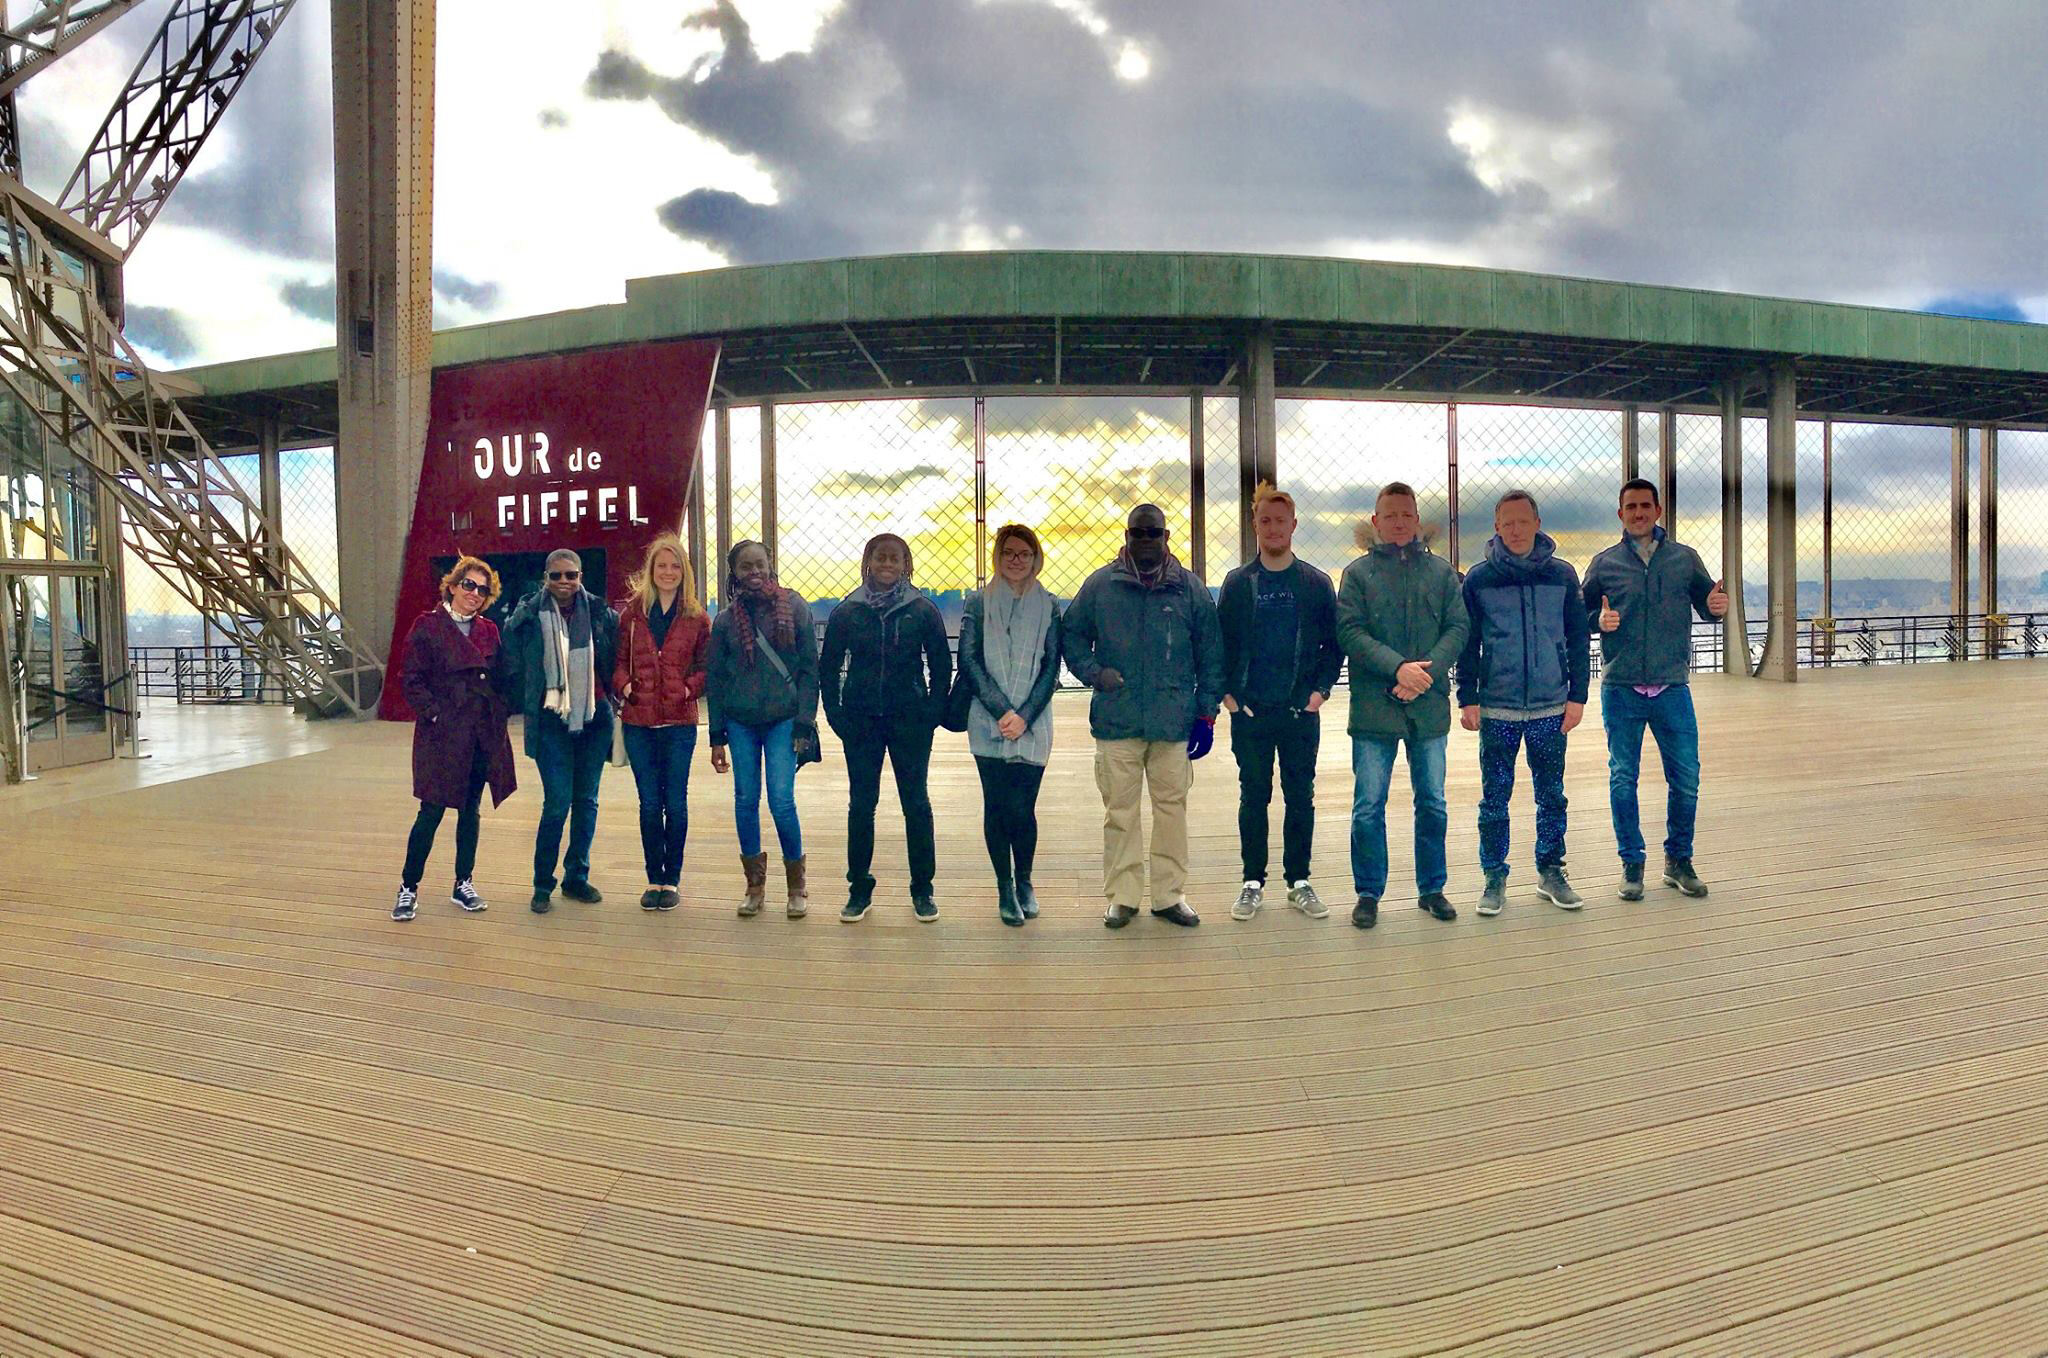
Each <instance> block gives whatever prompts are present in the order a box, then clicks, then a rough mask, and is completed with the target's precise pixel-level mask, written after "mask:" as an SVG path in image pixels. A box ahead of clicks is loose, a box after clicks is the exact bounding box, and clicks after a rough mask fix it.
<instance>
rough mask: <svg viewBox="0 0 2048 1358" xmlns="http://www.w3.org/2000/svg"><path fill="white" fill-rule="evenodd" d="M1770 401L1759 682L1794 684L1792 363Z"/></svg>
mask: <svg viewBox="0 0 2048 1358" xmlns="http://www.w3.org/2000/svg"><path fill="white" fill-rule="evenodd" d="M1769 400H1770V405H1769V416H1770V418H1769V421H1768V431H1769V444H1768V447H1769V462H1768V467H1769V471H1768V472H1767V480H1768V483H1769V487H1770V509H1769V516H1770V517H1769V536H1768V538H1767V539H1766V541H1767V546H1766V547H1765V553H1766V560H1767V562H1768V568H1769V589H1770V597H1769V601H1768V602H1767V603H1766V604H1765V606H1764V615H1765V617H1766V618H1767V619H1768V624H1769V626H1768V630H1767V631H1766V633H1765V635H1764V657H1763V662H1762V663H1761V664H1760V665H1758V667H1757V677H1758V678H1762V679H1777V680H1781V681H1783V682H1785V683H1788V684H1789V683H1791V682H1793V681H1794V680H1796V679H1798V678H1799V540H1798V536H1797V534H1798V531H1799V493H1798V462H1797V460H1796V457H1795V453H1796V449H1797V445H1798V438H1799V377H1798V373H1797V372H1796V370H1795V369H1794V368H1793V365H1792V363H1791V361H1790V360H1789V359H1788V360H1785V361H1783V362H1779V363H1774V364H1772V365H1771V370H1770V388H1769Z"/></svg>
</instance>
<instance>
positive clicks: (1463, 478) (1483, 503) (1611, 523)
mask: <svg viewBox="0 0 2048 1358" xmlns="http://www.w3.org/2000/svg"><path fill="white" fill-rule="evenodd" d="M1621 421H1622V412H1620V411H1618V410H1585V409H1576V408H1558V407H1545V406H1510V405H1461V406H1459V407H1458V537H1459V547H1458V563H1459V565H1461V566H1463V567H1464V568H1465V569H1467V570H1469V569H1471V568H1472V567H1473V566H1475V565H1477V564H1478V563H1479V562H1481V561H1483V560H1485V559H1486V549H1487V544H1488V542H1489V541H1491V539H1492V537H1493V510H1494V505H1495V502H1496V501H1498V500H1499V499H1500V497H1501V496H1502V495H1504V494H1506V493H1507V492H1508V491H1510V490H1526V491H1528V492H1529V493H1530V494H1531V495H1533V496H1535V497H1536V504H1537V508H1538V514H1539V517H1540V518H1541V519H1542V521H1543V531H1544V532H1546V533H1548V534H1549V535H1550V536H1551V538H1552V539H1554V540H1555V541H1556V543H1557V553H1558V555H1559V556H1561V557H1563V558H1564V559H1565V560H1567V561H1569V562H1571V563H1572V564H1573V566H1575V567H1577V568H1579V569H1581V570H1583V569H1584V568H1585V565H1586V563H1587V562H1588V561H1590V560H1592V559H1593V554H1594V553H1595V552H1598V551H1599V550H1600V549H1601V548H1603V547H1605V546H1607V545H1608V543H1609V541H1610V540H1611V539H1612V538H1613V536H1614V534H1613V533H1611V532H1610V531H1609V530H1610V529H1612V528H1615V527H1617V525H1616V522H1615V519H1614V514H1613V511H1612V504H1613V501H1614V497H1615V488H1616V487H1617V486H1619V485H1620V484H1621Z"/></svg>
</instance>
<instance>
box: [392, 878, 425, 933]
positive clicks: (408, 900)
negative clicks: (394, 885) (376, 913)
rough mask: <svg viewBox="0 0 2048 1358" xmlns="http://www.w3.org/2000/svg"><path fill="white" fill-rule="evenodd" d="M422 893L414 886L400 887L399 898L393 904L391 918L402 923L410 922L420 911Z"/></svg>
mask: <svg viewBox="0 0 2048 1358" xmlns="http://www.w3.org/2000/svg"><path fill="white" fill-rule="evenodd" d="M419 900H420V893H419V892H418V891H417V890H415V889H414V888H412V887H409V886H401V887H400V888H398V899H397V901H395V902H394V903H393V904H392V906H391V918H392V919H394V920H397V921H398V922H399V923H400V924H405V923H407V922H409V921H410V920H411V919H412V917H413V916H414V915H417V914H418V913H419Z"/></svg>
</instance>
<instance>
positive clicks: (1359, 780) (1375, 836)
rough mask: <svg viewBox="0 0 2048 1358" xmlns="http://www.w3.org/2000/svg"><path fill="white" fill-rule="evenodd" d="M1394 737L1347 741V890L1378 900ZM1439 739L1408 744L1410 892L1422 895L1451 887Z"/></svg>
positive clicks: (1382, 888)
mask: <svg viewBox="0 0 2048 1358" xmlns="http://www.w3.org/2000/svg"><path fill="white" fill-rule="evenodd" d="M1400 743H1401V739H1400V737H1397V736H1388V737H1381V736H1353V737H1351V774H1352V793H1351V885H1352V888H1353V889H1354V890H1355V891H1356V892H1357V893H1358V894H1359V895H1361V896H1370V897H1372V898H1373V899H1374V900H1378V899H1379V898H1380V897H1381V896H1384V895H1385V894H1386V891H1387V789H1388V787H1389V785H1390V784H1392V782H1393V781H1394V753H1395V748H1396V747H1397V746H1398V745H1399V744H1400ZM1447 744H1449V741H1448V739H1447V738H1446V737H1444V736H1438V737H1437V738H1436V739H1434V740H1424V741H1415V740H1410V741H1409V742H1408V785H1409V787H1410V788H1412V789H1413V790H1414V793H1415V886H1416V889H1417V890H1418V891H1419V892H1421V893H1422V894H1423V895H1425V896H1427V895H1428V894H1429V893H1430V892H1432V891H1442V890H1443V889H1444V885H1445V884H1446V883H1447V882H1449V881H1450V877H1451V870H1450V865H1449V863H1448V862H1447V861H1446V859H1445V856H1444V834H1445V832H1446V831H1447V830H1449V829H1450V824H1451V816H1450V809H1449V808H1448V807H1446V806H1445V805H1444V747H1445V746H1446V745H1447Z"/></svg>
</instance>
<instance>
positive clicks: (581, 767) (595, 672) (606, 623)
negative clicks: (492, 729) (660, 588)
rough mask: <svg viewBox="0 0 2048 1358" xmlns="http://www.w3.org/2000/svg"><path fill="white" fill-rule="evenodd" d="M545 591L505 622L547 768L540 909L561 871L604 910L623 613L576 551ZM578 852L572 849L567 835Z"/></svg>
mask: <svg viewBox="0 0 2048 1358" xmlns="http://www.w3.org/2000/svg"><path fill="white" fill-rule="evenodd" d="M546 577H547V578H546V581H545V582H544V587H543V588H542V589H539V590H536V591H534V592H533V593H532V594H529V595H528V596H527V597H526V598H524V599H522V600H521V601H520V603H519V606H518V607H517V608H515V609H513V610H512V615H511V617H510V619H508V620H507V622H506V624H505V645H506V647H507V649H508V651H509V652H510V655H511V665H512V669H513V672H514V673H515V674H516V675H517V676H518V679H519V681H520V685H521V688H522V691H523V693H524V699H525V701H524V703H523V707H524V709H525V713H526V723H525V724H526V753H527V754H528V755H529V756H530V757H531V758H532V759H533V762H534V763H535V764H536V765H537V766H538V767H539V769H540V779H541V812H540V827H539V829H538V831H536V833H535V835H534V843H533V903H532V904H533V911H534V913H535V914H537V915H544V914H546V913H547V912H548V910H549V908H550V906H551V904H552V901H553V897H554V893H555V872H556V869H557V867H558V866H559V868H560V870H561V885H562V894H563V895H564V896H567V897H568V898H569V899H571V900H576V901H583V902H586V903H590V904H594V903H596V902H598V901H601V900H603V899H604V896H603V893H601V892H599V891H598V889H597V888H596V887H594V886H592V885H591V884H590V843H591V840H592V839H593V838H594V837H595V836H596V833H597V789H598V782H599V780H600V779H601V778H602V777H603V776H604V765H605V759H606V757H607V756H608V755H609V754H610V753H611V748H612V720H613V717H612V705H611V695H610V694H609V693H608V692H607V691H606V689H607V684H608V681H609V679H610V676H611V673H612V661H613V652H614V650H615V648H616V646H617V643H618V635H619V615H618V613H617V612H615V611H614V610H613V609H612V607H611V605H609V604H607V603H606V602H605V601H604V600H603V599H601V598H599V597H598V596H596V595H594V594H592V593H590V592H589V591H588V590H586V589H585V588H584V587H583V560H582V558H581V557H579V556H578V555H577V554H576V553H575V552H572V551H570V550H569V549H568V548H566V547H562V548H557V549H556V550H555V551H552V552H550V553H548V559H547V568H546ZM564 825H566V826H567V828H568V831H569V845H568V849H567V851H566V852H564V851H563V849H562V830H563V827H564Z"/></svg>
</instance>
